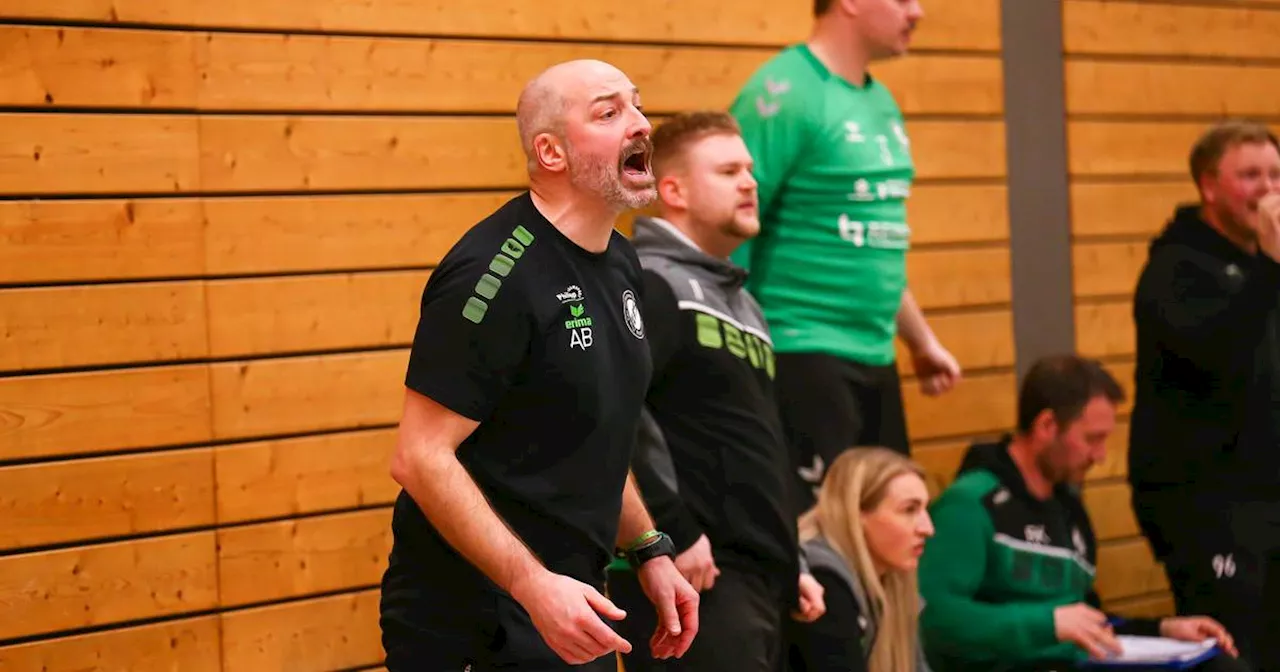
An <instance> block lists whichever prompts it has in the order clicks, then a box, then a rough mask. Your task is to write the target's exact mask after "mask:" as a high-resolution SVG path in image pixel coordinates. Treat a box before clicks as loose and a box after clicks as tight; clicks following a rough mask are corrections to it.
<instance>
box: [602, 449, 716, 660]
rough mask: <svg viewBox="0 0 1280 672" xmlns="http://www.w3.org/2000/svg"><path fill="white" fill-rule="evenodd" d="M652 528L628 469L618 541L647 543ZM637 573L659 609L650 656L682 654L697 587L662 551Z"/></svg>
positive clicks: (692, 630) (689, 637)
mask: <svg viewBox="0 0 1280 672" xmlns="http://www.w3.org/2000/svg"><path fill="white" fill-rule="evenodd" d="M653 532H656V530H654V529H653V518H652V517H650V516H649V511H648V510H647V509H645V506H644V500H643V499H641V497H640V489H639V488H637V487H636V481H635V476H633V475H632V474H630V473H628V474H627V484H626V487H624V488H623V490H622V516H621V517H620V518H619V520H618V539H617V545H618V547H619V548H621V549H623V550H624V551H626V550H630V549H632V548H635V547H636V546H637V545H642V544H644V543H646V541H647V539H646V537H649V536H651V533H653ZM636 577H637V578H639V579H640V586H641V588H643V589H644V594H645V595H646V596H647V597H648V598H649V601H650V602H652V603H653V606H654V608H655V609H656V610H657V613H658V627H657V629H656V630H655V631H654V633H653V638H652V639H651V640H649V647H650V649H651V650H652V651H653V657H654V658H657V659H659V660H661V659H665V658H670V657H672V656H675V657H676V658H679V657H681V656H683V655H684V654H685V652H686V651H688V650H689V645H690V644H692V643H693V638H694V636H695V635H697V634H698V591H696V590H694V589H693V586H691V585H689V582H688V581H687V580H685V578H684V575H682V574H681V573H680V570H678V569H676V564H675V562H674V561H673V559H672V558H671V557H669V556H665V555H664V556H659V557H656V558H653V559H651V560H648V561H647V562H645V563H644V564H642V565H640V567H639V568H637V569H636Z"/></svg>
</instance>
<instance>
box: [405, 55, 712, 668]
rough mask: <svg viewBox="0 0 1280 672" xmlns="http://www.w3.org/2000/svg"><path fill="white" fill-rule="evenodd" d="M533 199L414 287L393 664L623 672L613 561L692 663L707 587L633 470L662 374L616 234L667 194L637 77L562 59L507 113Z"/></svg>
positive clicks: (474, 232)
mask: <svg viewBox="0 0 1280 672" xmlns="http://www.w3.org/2000/svg"><path fill="white" fill-rule="evenodd" d="M516 118H517V123H518V126H519V131H520V142H521V144H522V145H523V147H524V151H525V154H526V155H527V157H528V168H529V182H530V188H529V191H527V192H525V193H522V194H520V195H519V196H517V197H515V198H513V199H511V200H510V201H508V202H507V203H506V204H505V205H503V206H502V207H501V208H499V209H498V210H497V211H496V212H494V213H493V214H491V215H489V216H488V217H487V218H485V219H484V220H483V221H481V222H479V223H478V224H476V225H475V226H474V227H472V228H471V229H470V230H469V231H468V232H467V233H466V234H464V235H463V236H462V238H461V240H459V241H458V242H457V244H456V245H454V247H453V248H452V249H451V250H450V251H449V253H448V254H446V255H445V257H444V259H443V260H442V261H441V262H440V265H439V266H438V267H437V268H436V270H435V271H434V272H433V273H432V275H431V278H430V280H429V281H428V282H427V285H426V289H425V290H424V292H423V295H422V306H421V316H420V319H419V322H418V328H417V333H416V335H415V337H414V341H413V349H412V352H411V353H410V356H409V365H408V371H407V373H406V375H405V387H406V388H407V389H406V391H405V400H404V409H403V415H402V419H401V422H400V431H399V437H398V440H397V445H396V450H395V455H394V457H393V460H392V465H391V475H392V476H393V477H394V478H395V480H396V481H397V482H398V483H399V484H400V485H401V486H403V490H402V491H401V492H400V496H399V498H398V499H397V500H396V506H395V513H394V517H393V519H392V532H393V534H394V537H395V543H394V548H393V549H392V551H391V558H390V565H389V567H388V568H387V571H386V574H385V575H384V577H383V581H382V608H381V611H382V618H381V625H382V641H383V646H384V648H385V649H386V652H387V667H388V668H389V669H390V670H392V671H393V672H395V671H398V670H414V671H415V672H419V671H430V672H436V671H447V672H460V671H461V670H476V671H479V670H492V669H519V670H559V669H568V668H569V667H570V666H571V665H582V666H583V668H584V669H588V670H600V671H601V672H604V671H609V672H612V671H613V670H614V669H615V662H614V657H613V656H611V655H607V654H610V653H612V652H614V651H622V652H629V651H630V650H631V647H632V646H640V645H643V644H644V643H643V642H636V643H632V642H627V641H626V640H624V639H623V638H622V637H621V636H619V635H618V634H617V633H616V632H615V630H614V629H613V628H612V627H611V625H610V622H611V621H617V620H619V619H621V618H624V617H625V614H624V612H622V610H620V609H618V608H617V607H616V606H614V605H613V604H612V603H611V602H609V600H607V599H606V598H605V597H603V596H602V594H601V591H602V590H603V587H604V570H605V567H606V566H607V565H608V563H609V561H610V559H611V558H612V557H613V556H614V554H615V552H619V551H621V552H623V553H624V554H625V556H626V557H627V558H628V559H629V560H630V562H631V563H632V564H633V566H635V567H636V568H637V573H638V575H639V577H640V580H641V581H642V583H643V587H644V590H645V593H646V594H647V595H648V596H649V599H650V600H652V601H653V603H654V606H655V608H656V609H657V611H658V613H659V614H661V615H662V618H661V619H660V622H659V625H658V628H657V630H656V631H655V632H654V635H653V637H652V638H651V640H650V642H649V645H650V647H651V650H652V652H653V655H654V656H655V657H659V658H668V657H671V656H677V657H678V656H682V655H684V652H685V651H686V650H687V649H688V648H689V644H690V643H691V641H692V639H693V637H694V635H695V634H696V633H697V629H698V619H697V605H698V595H697V593H696V592H695V591H694V590H693V588H692V587H691V586H690V585H689V584H688V583H687V582H686V581H685V580H684V578H683V577H682V576H681V574H680V572H679V571H678V570H677V569H676V567H675V564H674V563H673V562H672V552H673V549H672V545H671V542H670V539H669V538H668V537H666V535H664V534H662V533H661V532H658V531H656V530H654V529H653V523H652V520H651V519H650V517H649V514H648V512H646V511H645V508H644V504H643V503H642V501H641V499H640V497H639V493H638V492H637V491H636V488H635V485H634V481H633V480H632V479H631V477H630V475H629V472H628V464H629V461H630V456H631V445H632V442H633V440H634V437H635V430H636V423H637V420H638V417H639V414H640V408H641V405H642V404H643V401H644V396H645V391H646V389H647V388H648V384H649V378H650V375H651V368H652V365H651V362H650V357H649V348H648V344H647V343H646V342H645V331H644V321H643V319H642V317H641V314H640V310H639V306H640V298H641V297H640V296H639V292H640V291H641V288H642V281H641V271H640V263H639V260H638V259H637V257H636V254H635V252H634V250H633V249H632V248H631V245H630V243H629V242H628V241H627V240H626V239H625V238H624V237H623V236H622V235H621V234H619V233H618V232H617V231H615V230H614V222H615V220H616V219H617V217H618V216H619V215H620V214H621V213H622V212H623V211H624V210H627V209H630V208H638V207H642V206H644V205H646V204H648V203H649V202H651V201H652V200H653V199H654V198H655V196H656V192H655V188H654V179H653V175H652V173H651V172H650V167H649V158H650V142H649V132H650V130H651V127H650V125H649V121H648V120H647V119H645V116H644V114H642V113H641V110H640V97H639V93H638V91H637V90H636V87H635V86H634V85H633V84H632V83H631V81H630V80H628V78H627V77H626V75H624V74H623V73H622V72H620V71H618V70H617V69H616V68H614V67H612V66H610V65H608V64H606V63H601V62H599V61H573V62H569V63H563V64H560V65H557V66H554V67H552V68H550V69H549V70H547V71H546V72H544V73H542V74H541V75H539V76H538V77H537V78H535V79H534V80H533V81H532V82H530V83H529V84H528V86H527V87H526V88H525V90H524V92H523V93H522V94H521V96H520V100H519V103H518V105H517V109H516Z"/></svg>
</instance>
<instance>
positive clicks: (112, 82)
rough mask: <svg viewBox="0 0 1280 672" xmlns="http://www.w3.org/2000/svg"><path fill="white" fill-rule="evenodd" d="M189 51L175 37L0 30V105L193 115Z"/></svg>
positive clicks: (190, 36)
mask: <svg viewBox="0 0 1280 672" xmlns="http://www.w3.org/2000/svg"><path fill="white" fill-rule="evenodd" d="M3 11H4V8H3V7H0V12H3ZM196 43H197V35H196V34H194V33H187V32H176V31H160V30H147V31H132V30H102V29H96V28H55V27H48V28H44V27H27V26H0V44H3V45H5V48H4V50H3V51H0V105H20V106H38V105H49V106H73V107H74V106H96V107H194V106H195V104H196V100H197V92H198V87H199V86H200V85H201V84H202V79H201V77H200V76H199V75H197V71H196V59H195V58H194V55H195V45H196Z"/></svg>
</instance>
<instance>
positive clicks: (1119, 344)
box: [1075, 298, 1137, 357]
mask: <svg viewBox="0 0 1280 672" xmlns="http://www.w3.org/2000/svg"><path fill="white" fill-rule="evenodd" d="M1075 313H1076V347H1077V348H1078V349H1079V351H1080V354H1082V355H1085V356H1087V357H1115V356H1118V355H1132V354H1133V353H1134V350H1135V348H1136V338H1137V336H1136V334H1135V327H1134V323H1133V301H1132V300H1131V299H1128V298H1125V299H1118V300H1108V301H1106V302H1102V303H1093V302H1089V303H1079V304H1076V310H1075Z"/></svg>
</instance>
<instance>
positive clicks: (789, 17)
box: [0, 0, 1000, 51]
mask: <svg viewBox="0 0 1280 672" xmlns="http://www.w3.org/2000/svg"><path fill="white" fill-rule="evenodd" d="M485 6H486V11H484V12H476V11H474V10H473V9H471V8H470V7H468V6H465V5H457V4H454V3H451V2H441V1H433V2H418V1H415V0H380V1H379V2H368V3H351V2H344V1H343V0H318V1H317V2H315V3H314V4H309V5H305V6H304V5H297V4H294V3H291V2H289V0H266V1H262V0H258V1H257V2H254V1H252V0H229V1H228V2H224V3H221V4H219V5H218V6H217V7H212V6H208V5H204V4H200V3H191V2H187V1H185V0H7V1H6V2H5V4H4V5H3V6H2V7H0V18H3V17H15V18H40V19H75V20H81V21H94V22H116V21H120V22H136V23H158V24H167V25H183V26H217V27H233V28H265V29H276V30H283V31H308V32H315V31H318V32H359V33H386V34H415V33H416V34H423V33H429V34H432V35H447V36H465V37H480V38H522V37H533V38H545V39H573V40H584V39H585V40H601V41H642V42H650V41H658V42H667V41H671V42H695V43H706V44H725V43H728V44H760V45H770V46H782V45H784V44H789V43H792V42H795V41H798V40H802V39H804V38H805V37H806V36H807V35H808V34H809V29H810V26H811V23H812V16H811V14H812V13H811V6H809V5H805V4H796V5H776V4H773V3H769V2H767V0H746V2H739V3H735V4H734V5H732V6H726V5H724V4H722V3H719V2H715V0H658V2H656V3H654V4H652V5H648V6H647V7H646V11H644V12H619V11H617V10H616V8H613V7H608V6H593V5H580V4H577V3H571V2H555V3H547V4H544V5H539V6H538V7H537V8H535V7H532V6H530V5H528V4H525V3H523V2H520V0H488V1H487V2H486V3H485ZM928 11H929V15H928V20H926V21H924V22H922V23H921V24H920V31H919V33H918V34H917V35H916V36H915V40H914V45H915V47H917V48H940V49H980V50H989V51H994V50H997V49H999V48H1000V3H999V1H998V0H972V1H971V2H963V3H935V5H933V6H930V7H929V8H928Z"/></svg>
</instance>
